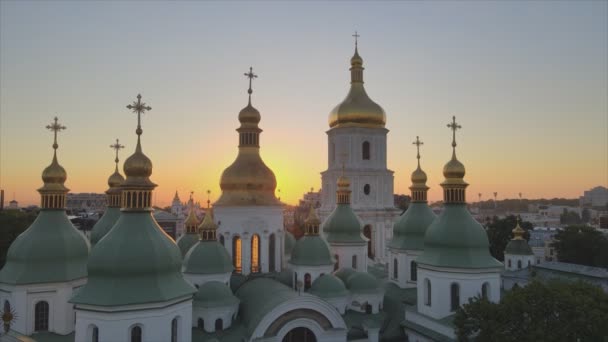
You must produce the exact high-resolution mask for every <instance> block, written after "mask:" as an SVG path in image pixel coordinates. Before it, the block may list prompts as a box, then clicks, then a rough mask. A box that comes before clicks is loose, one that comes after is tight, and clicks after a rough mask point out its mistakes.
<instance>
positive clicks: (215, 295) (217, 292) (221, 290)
mask: <svg viewBox="0 0 608 342" xmlns="http://www.w3.org/2000/svg"><path fill="white" fill-rule="evenodd" d="M238 302H239V300H238V298H236V297H235V296H234V294H232V291H231V290H230V288H229V287H228V285H226V284H224V283H221V282H219V281H209V282H206V283H204V284H203V285H202V286H201V287H199V289H198V292H197V293H196V294H195V295H194V305H195V306H202V307H206V308H214V307H220V306H229V305H234V304H238Z"/></svg>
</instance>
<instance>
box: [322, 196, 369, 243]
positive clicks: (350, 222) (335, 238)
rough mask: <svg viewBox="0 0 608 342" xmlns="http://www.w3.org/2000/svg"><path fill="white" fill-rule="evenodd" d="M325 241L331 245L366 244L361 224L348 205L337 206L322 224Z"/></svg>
mask: <svg viewBox="0 0 608 342" xmlns="http://www.w3.org/2000/svg"><path fill="white" fill-rule="evenodd" d="M323 232H324V233H325V234H326V238H327V241H328V242H330V243H332V242H336V243H361V244H364V243H367V240H366V239H365V238H364V237H363V235H362V231H361V222H360V221H359V218H358V217H357V215H356V214H355V212H354V211H353V209H352V208H351V206H350V205H349V204H338V205H336V208H335V209H334V211H333V212H332V213H331V214H330V215H329V217H328V218H327V220H325V223H324V224H323Z"/></svg>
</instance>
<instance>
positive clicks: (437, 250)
mask: <svg viewBox="0 0 608 342" xmlns="http://www.w3.org/2000/svg"><path fill="white" fill-rule="evenodd" d="M448 127H449V128H451V129H452V131H453V137H452V160H456V161H457V159H456V135H455V132H456V130H457V129H458V128H461V127H460V125H458V124H456V118H455V117H453V118H452V123H450V124H449V125H448ZM450 163H451V162H450ZM450 163H448V164H450ZM458 164H460V162H458ZM450 165H457V163H452V164H450ZM462 170H464V166H463V167H462ZM448 175H449V176H450V177H451V178H448V177H447V176H448ZM460 175H464V172H462V173H447V174H446V180H445V181H444V182H443V183H441V186H442V187H443V194H444V209H443V211H442V212H441V214H440V215H439V216H438V217H437V218H436V219H435V220H434V221H433V223H431V225H430V226H429V227H428V229H427V231H426V234H425V237H424V252H423V253H422V255H420V256H419V257H418V259H417V262H418V263H420V264H426V265H431V266H439V267H457V268H495V267H502V264H501V263H500V262H499V261H498V260H496V259H494V258H493V257H492V255H490V243H489V241H488V236H487V234H486V231H485V229H484V228H483V227H482V226H481V224H479V222H477V221H476V220H475V219H474V218H473V217H472V216H471V214H470V213H469V211H468V209H467V206H466V200H465V198H466V193H465V189H466V187H467V185H468V184H467V183H466V182H465V181H464V180H463V179H462V177H460V178H459V176H460Z"/></svg>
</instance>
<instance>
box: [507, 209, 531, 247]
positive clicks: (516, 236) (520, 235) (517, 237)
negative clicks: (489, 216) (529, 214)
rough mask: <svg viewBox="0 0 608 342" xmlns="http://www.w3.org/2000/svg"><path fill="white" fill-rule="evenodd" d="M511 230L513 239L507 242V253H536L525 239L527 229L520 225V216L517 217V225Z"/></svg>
mask: <svg viewBox="0 0 608 342" xmlns="http://www.w3.org/2000/svg"><path fill="white" fill-rule="evenodd" d="M511 232H513V239H511V241H509V243H508V244H507V247H506V248H505V254H513V255H534V253H533V252H532V248H530V245H529V244H528V241H526V239H524V234H525V233H526V231H525V230H524V229H523V228H522V227H521V226H520V225H519V218H518V219H517V226H515V228H514V229H513V230H512V231H511Z"/></svg>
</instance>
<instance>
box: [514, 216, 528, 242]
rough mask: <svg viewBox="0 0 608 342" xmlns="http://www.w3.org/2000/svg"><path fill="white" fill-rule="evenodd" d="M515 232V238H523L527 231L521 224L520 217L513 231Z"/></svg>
mask: <svg viewBox="0 0 608 342" xmlns="http://www.w3.org/2000/svg"><path fill="white" fill-rule="evenodd" d="M511 232H512V233H513V236H514V237H513V240H523V236H524V234H525V233H526V231H525V230H524V229H523V228H522V227H521V226H520V225H519V218H517V226H515V228H514V229H513V230H512V231H511Z"/></svg>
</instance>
